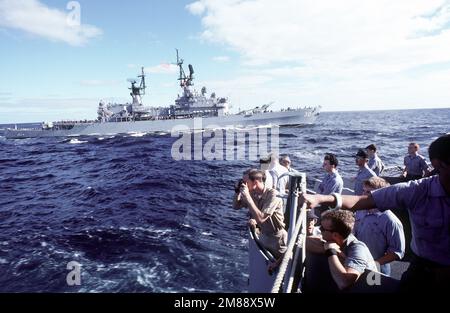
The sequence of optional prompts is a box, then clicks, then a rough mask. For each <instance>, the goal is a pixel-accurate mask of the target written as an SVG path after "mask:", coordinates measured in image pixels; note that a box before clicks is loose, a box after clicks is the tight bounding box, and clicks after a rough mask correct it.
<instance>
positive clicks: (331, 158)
mask: <svg viewBox="0 0 450 313" xmlns="http://www.w3.org/2000/svg"><path fill="white" fill-rule="evenodd" d="M323 159H324V160H327V161H329V162H330V165H334V166H336V167H337V166H338V164H339V161H338V159H337V157H336V155H334V154H333V153H325V157H324V158H323Z"/></svg>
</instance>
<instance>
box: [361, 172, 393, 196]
mask: <svg viewBox="0 0 450 313" xmlns="http://www.w3.org/2000/svg"><path fill="white" fill-rule="evenodd" d="M388 186H390V184H389V183H388V182H387V181H386V180H385V179H384V178H381V177H377V176H374V177H371V178H369V179H368V180H365V181H363V191H364V194H369V193H370V192H371V191H373V190H377V189H381V188H384V187H388Z"/></svg>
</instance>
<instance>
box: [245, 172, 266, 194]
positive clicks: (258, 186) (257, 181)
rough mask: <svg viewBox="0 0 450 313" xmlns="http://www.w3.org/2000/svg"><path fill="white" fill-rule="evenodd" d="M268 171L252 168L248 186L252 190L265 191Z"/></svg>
mask: <svg viewBox="0 0 450 313" xmlns="http://www.w3.org/2000/svg"><path fill="white" fill-rule="evenodd" d="M265 182H266V173H265V172H264V171H261V170H251V171H250V172H249V173H248V181H247V186H248V189H249V190H250V191H263V190H264V183H265Z"/></svg>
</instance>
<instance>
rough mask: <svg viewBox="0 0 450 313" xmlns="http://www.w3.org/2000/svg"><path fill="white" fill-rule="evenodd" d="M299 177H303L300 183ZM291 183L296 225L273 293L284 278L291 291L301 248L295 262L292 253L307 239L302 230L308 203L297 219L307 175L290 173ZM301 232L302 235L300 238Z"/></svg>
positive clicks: (291, 233) (287, 288)
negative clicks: (299, 201) (299, 197)
mask: <svg viewBox="0 0 450 313" xmlns="http://www.w3.org/2000/svg"><path fill="white" fill-rule="evenodd" d="M299 179H301V181H300V184H299ZM289 184H290V189H289V190H290V191H289V196H290V201H289V203H288V205H289V209H290V217H291V219H290V221H295V224H294V225H291V226H290V227H289V236H288V248H287V250H286V252H285V254H284V256H283V260H282V262H281V265H280V269H279V271H278V274H277V277H276V279H275V282H274V285H273V287H272V291H271V292H272V293H277V292H279V291H280V288H281V284H282V283H283V280H285V286H286V288H284V289H285V290H284V291H285V292H289V290H290V289H292V286H293V282H294V275H295V272H296V267H297V262H298V257H299V250H298V249H297V250H296V251H295V255H294V258H293V262H290V261H291V259H292V255H293V253H294V248H295V246H296V244H298V243H300V245H299V246H300V247H302V248H304V246H305V245H304V243H305V240H306V232H305V231H303V232H301V233H300V230H301V229H302V228H303V229H305V226H306V203H305V204H303V206H302V208H301V209H300V214H299V216H298V218H297V219H295V217H296V215H297V201H298V196H299V195H300V193H302V192H306V175H305V174H303V173H292V174H291V175H290V179H289ZM299 234H300V235H301V236H300V238H299ZM305 257H306V254H305V251H304V249H302V256H301V259H302V260H301V261H302V264H304V261H305ZM289 266H290V270H289V272H290V273H289V276H286V272H287V271H288V267H289Z"/></svg>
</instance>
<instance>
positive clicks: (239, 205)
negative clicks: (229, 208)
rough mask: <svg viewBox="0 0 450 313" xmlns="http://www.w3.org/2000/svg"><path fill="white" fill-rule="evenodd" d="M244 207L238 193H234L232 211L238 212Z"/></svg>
mask: <svg viewBox="0 0 450 313" xmlns="http://www.w3.org/2000/svg"><path fill="white" fill-rule="evenodd" d="M243 207H245V203H244V202H243V201H242V196H241V194H240V193H235V194H234V197H233V209H235V210H238V209H241V208H243Z"/></svg>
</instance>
